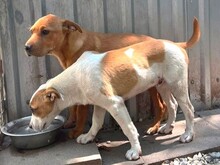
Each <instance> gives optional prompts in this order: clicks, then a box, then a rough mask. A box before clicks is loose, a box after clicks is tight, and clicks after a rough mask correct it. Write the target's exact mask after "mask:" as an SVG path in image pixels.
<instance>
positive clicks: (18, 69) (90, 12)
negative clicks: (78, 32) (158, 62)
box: [0, 0, 220, 120]
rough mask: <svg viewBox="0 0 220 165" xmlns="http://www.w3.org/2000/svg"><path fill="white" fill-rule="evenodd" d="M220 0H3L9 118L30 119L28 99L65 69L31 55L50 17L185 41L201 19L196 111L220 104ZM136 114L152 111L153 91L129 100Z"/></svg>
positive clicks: (193, 75) (193, 82)
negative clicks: (34, 33)
mask: <svg viewBox="0 0 220 165" xmlns="http://www.w3.org/2000/svg"><path fill="white" fill-rule="evenodd" d="M219 7H220V1H219V0H62V1H61V0H1V1H0V53H1V55H2V57H3V65H4V75H5V85H6V86H5V88H6V104H5V105H6V106H5V109H6V110H7V115H8V118H9V120H12V119H16V118H19V117H22V116H27V115H30V111H29V109H28V106H27V105H26V100H28V99H30V97H31V95H32V94H33V92H34V91H35V90H36V89H37V88H38V86H39V85H40V84H41V83H43V82H45V81H46V80H47V79H48V78H50V77H54V76H55V75H57V74H58V73H59V72H60V71H61V68H60V66H59V64H58V62H57V60H56V59H54V58H53V57H49V56H47V57H41V58H36V57H27V56H26V55H25V52H24V43H25V42H26V40H27V39H28V37H29V36H30V33H29V31H28V28H29V27H30V26H31V25H32V24H33V23H34V22H35V21H36V20H37V19H38V18H40V17H41V16H43V15H46V14H48V13H53V14H56V15H58V16H60V17H63V18H66V19H70V20H72V21H75V22H77V23H78V24H79V25H81V26H82V27H84V28H86V29H88V30H91V31H97V32H106V33H110V32H117V33H124V32H132V33H137V34H145V35H150V36H153V37H156V38H164V39H169V40H173V41H185V40H187V39H188V38H189V37H190V36H191V33H192V21H193V17H194V16H196V17H197V18H198V19H199V22H200V26H201V31H202V36H201V40H200V42H199V44H197V45H196V46H194V47H193V48H191V49H189V51H188V52H189V58H190V65H189V92H190V98H191V100H192V103H193V105H194V106H195V108H196V110H204V109H211V108H215V107H218V106H219V105H220V65H219V63H220V55H219V52H220V46H219V43H220V37H219V36H220V28H219V27H220V10H219ZM127 105H128V107H129V110H130V113H131V116H132V118H133V119H135V120H136V119H137V115H138V113H136V109H138V110H139V112H140V113H145V111H146V109H149V99H148V95H147V93H145V94H142V95H139V96H138V97H136V98H133V99H131V100H130V101H128V102H127Z"/></svg>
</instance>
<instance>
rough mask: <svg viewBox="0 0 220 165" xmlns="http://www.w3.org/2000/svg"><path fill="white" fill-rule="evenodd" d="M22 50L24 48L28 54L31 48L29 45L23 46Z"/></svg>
mask: <svg viewBox="0 0 220 165" xmlns="http://www.w3.org/2000/svg"><path fill="white" fill-rule="evenodd" d="M24 48H25V50H26V51H27V52H30V51H31V48H32V46H31V45H25V46H24Z"/></svg>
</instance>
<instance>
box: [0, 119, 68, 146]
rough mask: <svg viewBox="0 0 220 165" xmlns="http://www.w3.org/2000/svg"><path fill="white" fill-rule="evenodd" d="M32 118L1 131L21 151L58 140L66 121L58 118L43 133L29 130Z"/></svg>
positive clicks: (10, 124)
mask: <svg viewBox="0 0 220 165" xmlns="http://www.w3.org/2000/svg"><path fill="white" fill-rule="evenodd" d="M30 120H31V116H28V117H24V118H21V119H17V120H14V121H11V122H9V123H7V124H6V125H5V126H3V127H2V129H1V131H2V133H4V134H5V135H8V136H10V137H11V140H12V144H13V145H14V146H15V147H16V148H19V149H34V148H39V147H43V146H46V145H49V144H51V143H53V142H55V140H56V136H57V134H58V133H59V130H60V128H61V127H62V126H63V123H64V121H65V119H64V117H63V116H57V117H55V119H54V120H53V122H52V123H51V124H50V125H49V127H48V128H46V129H45V130H43V131H41V132H37V131H34V130H33V129H31V128H29V123H30Z"/></svg>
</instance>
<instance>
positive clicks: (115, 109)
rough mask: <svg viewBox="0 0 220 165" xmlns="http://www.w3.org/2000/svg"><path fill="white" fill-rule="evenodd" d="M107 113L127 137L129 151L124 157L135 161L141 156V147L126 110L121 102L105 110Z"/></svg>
mask: <svg viewBox="0 0 220 165" xmlns="http://www.w3.org/2000/svg"><path fill="white" fill-rule="evenodd" d="M107 110H108V111H109V113H110V114H111V115H112V116H113V117H114V119H115V120H116V121H117V122H118V124H119V125H120V127H121V128H122V131H123V132H124V134H125V135H126V136H127V137H128V139H129V141H130V143H131V149H130V150H128V151H127V153H126V155H125V157H126V158H127V159H128V160H136V159H138V158H139V156H140V155H141V152H142V151H141V146H140V142H139V140H138V137H139V134H138V132H137V129H136V127H135V126H134V124H133V122H132V120H131V118H130V115H129V113H128V111H127V108H126V106H125V104H124V102H123V101H119V102H116V103H114V104H113V105H112V106H111V107H109V108H107Z"/></svg>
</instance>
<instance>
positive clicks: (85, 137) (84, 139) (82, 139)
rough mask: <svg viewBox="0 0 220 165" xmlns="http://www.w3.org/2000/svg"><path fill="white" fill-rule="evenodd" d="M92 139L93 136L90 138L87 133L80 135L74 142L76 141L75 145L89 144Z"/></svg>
mask: <svg viewBox="0 0 220 165" xmlns="http://www.w3.org/2000/svg"><path fill="white" fill-rule="evenodd" d="M93 139H94V136H91V135H89V134H88V133H87V134H82V135H80V136H79V137H78V138H77V139H76V141H77V143H81V144H86V143H89V142H91V141H93Z"/></svg>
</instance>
